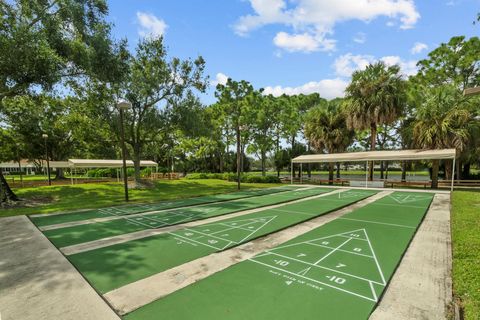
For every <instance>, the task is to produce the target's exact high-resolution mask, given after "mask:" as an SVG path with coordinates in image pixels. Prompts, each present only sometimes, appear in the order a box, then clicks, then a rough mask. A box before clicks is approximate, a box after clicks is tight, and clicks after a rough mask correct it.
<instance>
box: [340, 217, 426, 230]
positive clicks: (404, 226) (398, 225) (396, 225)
mask: <svg viewBox="0 0 480 320" xmlns="http://www.w3.org/2000/svg"><path fill="white" fill-rule="evenodd" d="M338 219H342V220H351V221H359V222H367V223H374V224H382V225H386V226H392V227H400V228H409V229H416V227H412V226H406V225H403V224H395V223H386V222H377V221H369V220H360V219H352V218H338Z"/></svg>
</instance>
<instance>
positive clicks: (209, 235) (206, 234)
mask: <svg viewBox="0 0 480 320" xmlns="http://www.w3.org/2000/svg"><path fill="white" fill-rule="evenodd" d="M183 230H188V231H190V232H194V233H200V234H201V235H202V236H207V237H212V238H215V239H218V240H222V241H229V242H233V243H236V242H235V241H232V240H228V239H224V238H221V237H216V236H212V235H211V234H208V233H203V232H200V231H196V230H192V229H189V228H185V229H183ZM183 230H182V232H183ZM174 234H175V235H177V234H176V233H174Z"/></svg>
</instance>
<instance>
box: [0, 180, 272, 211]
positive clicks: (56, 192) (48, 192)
mask: <svg viewBox="0 0 480 320" xmlns="http://www.w3.org/2000/svg"><path fill="white" fill-rule="evenodd" d="M243 186H244V187H243V190H245V189H248V188H266V187H274V186H277V185H276V184H253V183H248V184H243ZM235 190H236V183H235V182H228V181H223V180H213V179H212V180H187V179H180V180H172V181H156V182H155V187H154V188H152V189H146V190H130V192H129V195H130V199H131V202H158V201H163V200H171V199H179V198H189V197H195V196H201V195H209V194H216V193H226V192H233V191H235ZM14 191H15V192H16V194H17V195H18V196H19V197H20V198H24V199H32V200H34V199H39V200H42V199H51V201H50V202H49V203H45V204H42V205H39V206H35V207H24V208H14V209H0V217H6V216H14V215H21V214H37V213H54V212H58V211H68V210H72V211H73V210H79V209H86V208H100V207H107V206H113V205H120V204H124V203H125V202H124V200H123V199H124V198H123V197H124V194H123V185H122V184H121V183H102V184H93V183H88V184H77V185H73V186H70V185H66V186H51V187H48V186H44V187H33V188H19V189H16V190H14Z"/></svg>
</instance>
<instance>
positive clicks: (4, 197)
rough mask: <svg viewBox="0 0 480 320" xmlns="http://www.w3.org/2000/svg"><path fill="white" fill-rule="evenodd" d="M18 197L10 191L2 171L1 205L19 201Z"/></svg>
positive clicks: (0, 185)
mask: <svg viewBox="0 0 480 320" xmlns="http://www.w3.org/2000/svg"><path fill="white" fill-rule="evenodd" d="M18 200H19V199H18V197H17V195H16V194H15V193H14V192H13V191H12V189H10V186H9V185H8V182H7V180H5V177H4V176H3V173H2V172H1V170H0V203H4V202H9V201H18Z"/></svg>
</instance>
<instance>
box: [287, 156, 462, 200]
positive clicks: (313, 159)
mask: <svg viewBox="0 0 480 320" xmlns="http://www.w3.org/2000/svg"><path fill="white" fill-rule="evenodd" d="M455 157H456V152H455V149H434V150H383V151H363V152H345V153H328V154H307V155H302V156H298V157H296V158H293V159H292V160H291V173H290V181H291V183H293V166H294V165H295V164H299V165H300V179H302V173H301V172H302V164H304V163H306V164H308V163H330V162H332V163H335V162H366V163H367V170H366V173H365V185H364V186H365V187H366V188H368V187H369V181H368V163H369V162H370V161H406V160H416V161H419V160H450V159H451V160H453V163H452V180H451V187H450V188H451V190H452V191H453V181H454V177H455ZM300 182H302V180H300Z"/></svg>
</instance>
